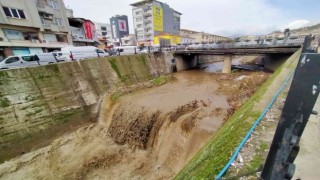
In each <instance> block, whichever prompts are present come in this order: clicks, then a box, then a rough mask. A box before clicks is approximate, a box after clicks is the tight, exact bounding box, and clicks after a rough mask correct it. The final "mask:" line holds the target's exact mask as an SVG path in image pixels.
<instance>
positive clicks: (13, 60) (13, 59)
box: [6, 57, 19, 64]
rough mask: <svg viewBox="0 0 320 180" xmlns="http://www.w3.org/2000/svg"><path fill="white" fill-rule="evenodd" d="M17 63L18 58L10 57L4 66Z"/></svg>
mask: <svg viewBox="0 0 320 180" xmlns="http://www.w3.org/2000/svg"><path fill="white" fill-rule="evenodd" d="M18 61H19V57H11V58H8V59H7V60H6V64H11V63H14V62H18Z"/></svg>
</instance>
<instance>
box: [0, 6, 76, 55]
mask: <svg viewBox="0 0 320 180" xmlns="http://www.w3.org/2000/svg"><path fill="white" fill-rule="evenodd" d="M0 6H1V7H0V25H1V26H0V58H4V57H6V56H10V55H19V54H29V53H39V52H48V51H53V50H59V49H60V48H61V47H64V46H68V45H71V44H72V40H71V37H70V35H69V31H70V30H69V24H68V19H67V16H66V13H65V11H64V10H65V6H64V3H63V0H28V1H26V0H10V1H9V0H0Z"/></svg>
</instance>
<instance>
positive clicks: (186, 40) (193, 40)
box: [180, 36, 196, 44]
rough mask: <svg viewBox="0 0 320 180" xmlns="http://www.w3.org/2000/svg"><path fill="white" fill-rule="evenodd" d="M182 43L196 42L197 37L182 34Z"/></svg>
mask: <svg viewBox="0 0 320 180" xmlns="http://www.w3.org/2000/svg"><path fill="white" fill-rule="evenodd" d="M180 38H181V42H180V43H181V44H193V43H195V42H196V41H195V38H192V37H189V36H181V37H180Z"/></svg>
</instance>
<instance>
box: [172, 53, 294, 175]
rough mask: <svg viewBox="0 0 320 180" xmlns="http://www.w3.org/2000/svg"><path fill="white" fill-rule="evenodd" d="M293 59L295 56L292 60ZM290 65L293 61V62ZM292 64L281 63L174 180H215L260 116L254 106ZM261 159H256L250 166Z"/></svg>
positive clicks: (291, 67)
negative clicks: (206, 179) (280, 74)
mask: <svg viewBox="0 0 320 180" xmlns="http://www.w3.org/2000/svg"><path fill="white" fill-rule="evenodd" d="M292 58H294V55H293V56H292ZM288 61H289V60H288ZM292 61H293V59H292ZM284 67H286V68H288V67H289V68H290V69H294V67H293V64H289V65H287V63H284V64H283V65H282V66H281V67H279V68H278V69H277V71H276V72H274V73H273V74H272V75H271V76H270V77H269V78H268V80H267V81H266V82H265V83H264V84H263V85H262V86H261V87H260V88H259V89H258V90H257V91H256V92H255V93H254V95H253V96H251V97H250V99H249V100H248V101H246V102H245V103H244V104H243V105H242V106H241V107H240V108H239V109H238V110H237V111H236V112H235V113H234V114H233V115H232V116H231V117H230V118H229V119H228V121H227V122H226V123H225V124H224V125H223V126H222V127H221V128H220V129H219V130H218V131H217V133H216V134H215V136H213V137H212V138H211V139H210V140H209V141H208V142H207V144H206V145H205V146H204V147H203V148H202V149H201V150H200V151H199V152H198V153H197V154H196V155H195V156H194V157H193V158H192V160H191V161H190V162H189V163H188V164H187V165H186V166H185V167H184V168H183V169H182V170H181V171H180V172H179V173H178V175H177V176H176V177H175V179H205V178H209V179H214V177H215V176H216V175H217V174H218V173H219V172H220V170H221V169H222V168H223V167H224V166H225V164H226V163H227V162H228V161H229V159H230V157H231V153H234V151H235V149H236V147H237V146H238V145H239V143H240V142H241V140H242V138H243V137H244V136H245V135H246V133H247V132H248V131H249V129H250V128H251V126H252V124H253V123H254V122H255V120H256V119H257V118H258V116H259V115H260V113H261V112H257V111H254V110H253V109H254V103H255V102H259V101H260V100H261V98H262V96H263V95H264V94H265V93H266V91H267V89H268V87H269V86H270V85H271V84H272V82H273V81H274V79H275V78H276V77H277V76H278V75H279V73H280V72H281V71H282V70H283V69H284ZM260 160H261V159H259V158H258V157H257V160H255V161H254V163H253V165H254V166H256V164H258V162H259V161H260Z"/></svg>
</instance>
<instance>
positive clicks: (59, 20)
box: [54, 18, 63, 26]
mask: <svg viewBox="0 0 320 180" xmlns="http://www.w3.org/2000/svg"><path fill="white" fill-rule="evenodd" d="M54 23H55V24H56V25H58V26H63V22H62V19H61V18H54Z"/></svg>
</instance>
